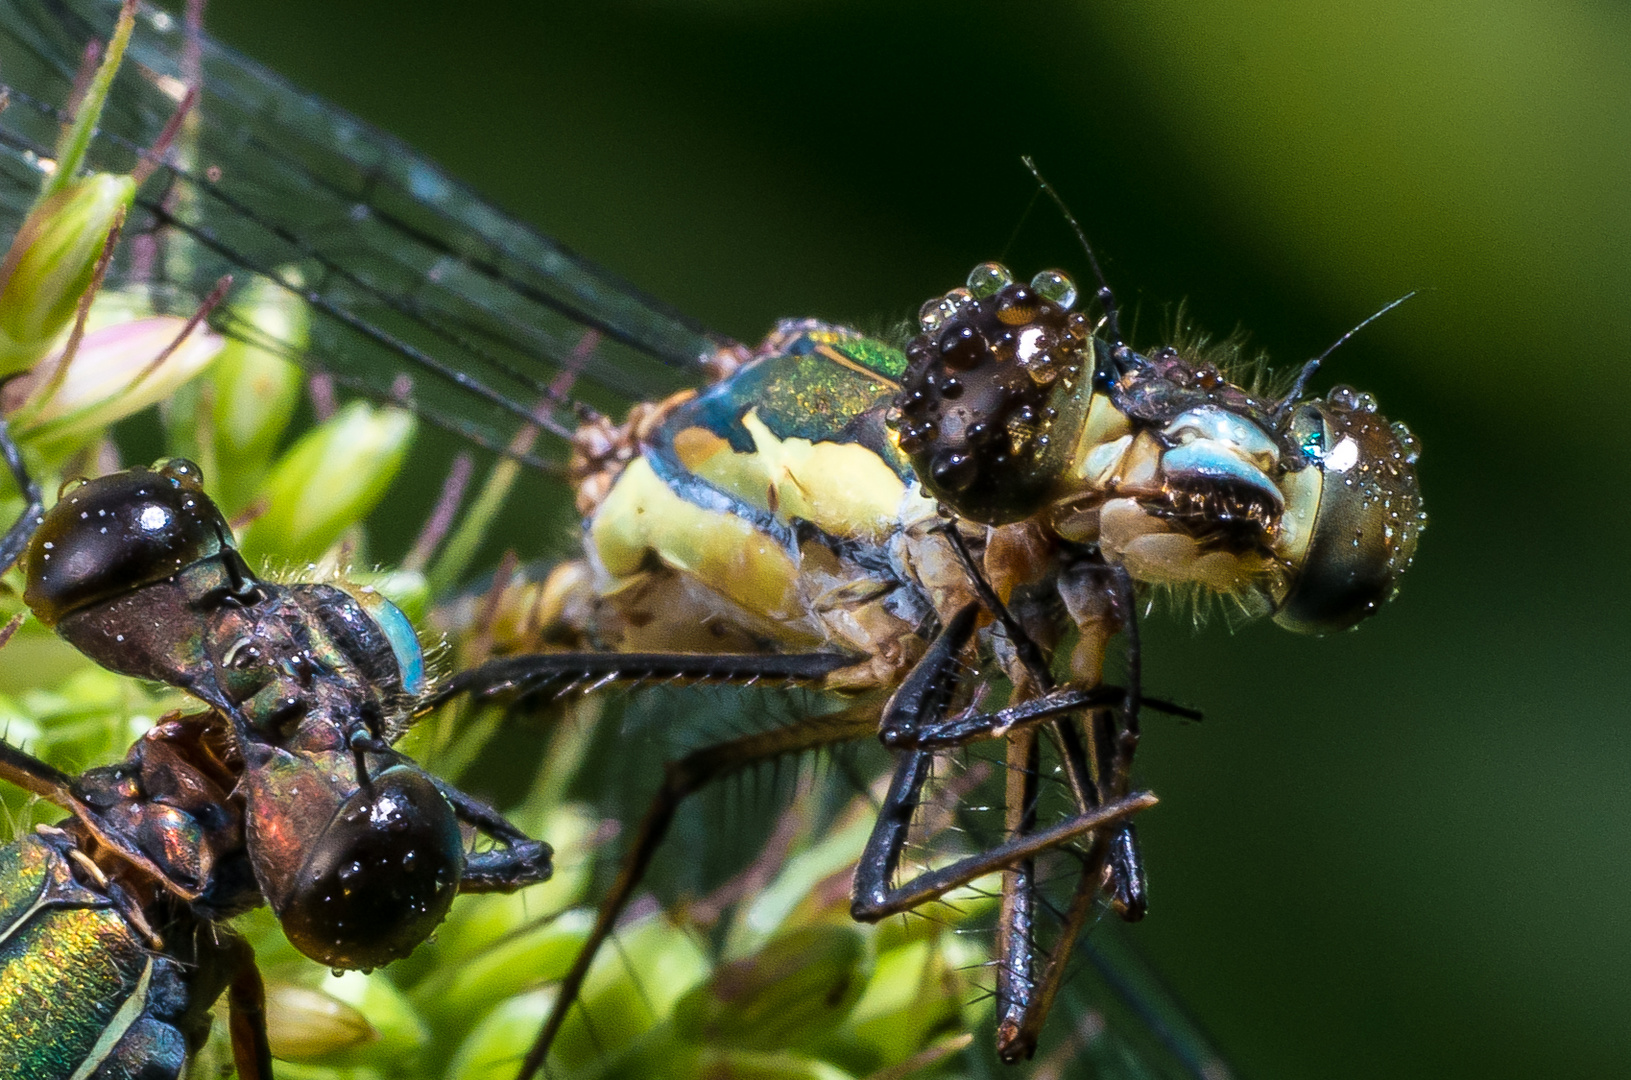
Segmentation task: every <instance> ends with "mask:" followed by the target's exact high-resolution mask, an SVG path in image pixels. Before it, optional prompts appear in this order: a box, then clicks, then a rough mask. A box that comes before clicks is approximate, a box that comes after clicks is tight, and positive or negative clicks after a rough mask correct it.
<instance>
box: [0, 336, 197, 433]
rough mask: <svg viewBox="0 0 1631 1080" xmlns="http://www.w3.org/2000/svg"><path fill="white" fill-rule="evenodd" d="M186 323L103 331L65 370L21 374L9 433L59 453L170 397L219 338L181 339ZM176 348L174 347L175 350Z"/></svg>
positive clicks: (42, 368) (48, 367)
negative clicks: (22, 395)
mask: <svg viewBox="0 0 1631 1080" xmlns="http://www.w3.org/2000/svg"><path fill="white" fill-rule="evenodd" d="M187 323H188V320H186V319H183V318H179V317H177V316H174V315H154V316H152V317H150V318H146V319H136V320H133V321H130V322H122V323H117V324H114V325H111V326H104V327H102V328H101V329H98V330H94V331H92V332H90V333H88V334H86V335H85V336H84V338H83V339H81V341H80V342H79V347H78V348H77V349H76V350H75V351H74V355H73V356H72V357H69V358H68V370H67V371H66V372H62V371H60V370H58V366H57V365H58V364H60V362H61V354H60V353H59V354H58V357H57V363H51V362H49V361H48V362H46V363H45V364H41V365H39V366H38V367H37V368H36V369H35V370H34V371H33V372H31V373H30V374H28V375H27V376H24V377H23V378H26V379H27V380H29V383H30V384H31V388H30V389H29V390H28V391H27V393H28V397H27V398H26V399H25V400H24V402H23V404H22V405H21V406H19V407H18V409H17V411H16V413H15V414H14V417H13V421H12V425H13V426H12V431H13V434H15V435H16V436H17V437H18V438H19V439H21V440H26V441H29V442H33V443H37V444H46V445H47V446H49V447H52V448H54V449H57V450H58V452H60V451H61V449H63V448H64V447H63V444H65V443H69V442H72V441H74V440H75V439H76V438H82V437H84V436H86V435H87V434H90V433H100V432H101V431H102V429H104V428H106V427H107V426H108V425H109V424H112V423H114V422H115V421H117V420H122V419H124V418H125V417H127V416H129V415H131V414H132V413H135V412H139V411H141V410H142V409H145V408H146V407H147V406H149V405H152V404H153V403H154V402H157V401H159V400H161V399H163V398H165V397H167V396H169V395H170V394H171V393H172V392H173V391H174V390H175V389H176V387H178V386H180V385H181V384H182V383H185V382H186V381H187V380H188V379H191V378H192V377H193V376H194V375H197V374H198V373H199V372H200V371H203V370H204V369H205V368H206V367H208V366H209V363H210V361H212V360H214V359H215V358H216V356H217V355H219V354H220V351H221V345H222V339H221V337H220V336H219V335H218V334H215V333H213V332H212V331H210V330H209V329H208V328H206V327H203V326H194V327H193V328H192V329H191V331H190V332H187V333H186V337H184V338H183V337H182V334H183V332H184V331H187ZM178 342H179V344H178Z"/></svg>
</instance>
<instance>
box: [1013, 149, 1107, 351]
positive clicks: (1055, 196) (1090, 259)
mask: <svg viewBox="0 0 1631 1080" xmlns="http://www.w3.org/2000/svg"><path fill="white" fill-rule="evenodd" d="M1020 160H1021V161H1023V162H1024V163H1025V167H1026V168H1027V169H1029V170H1030V172H1031V176H1032V177H1033V178H1035V180H1036V184H1037V186H1038V187H1040V188H1041V189H1042V190H1043V192H1044V193H1046V194H1047V196H1048V198H1050V199H1052V200H1053V205H1055V206H1057V207H1058V208H1059V213H1060V214H1062V215H1063V216H1064V219H1065V221H1066V222H1067V223H1068V224H1069V225H1070V227H1071V230H1072V231H1073V232H1075V233H1076V239H1077V241H1078V242H1080V243H1081V245H1082V250H1083V251H1085V252H1086V253H1087V264H1088V265H1089V266H1091V267H1092V268H1093V276H1094V277H1096V278H1098V279H1099V291H1098V298H1099V305H1100V306H1101V307H1103V308H1104V325H1105V327H1106V329H1108V330H1109V331H1110V346H1111V350H1112V352H1114V353H1116V354H1117V355H1119V354H1120V352H1121V351H1122V350H1123V349H1125V348H1126V347H1127V344H1126V342H1125V341H1123V340H1122V337H1121V317H1120V315H1119V314H1118V313H1117V310H1116V294H1115V293H1113V292H1111V291H1110V283H1109V282H1108V281H1106V280H1105V277H1104V270H1103V269H1102V268H1100V266H1099V257H1098V256H1097V255H1095V254H1093V245H1092V244H1090V243H1088V242H1087V233H1085V232H1083V231H1082V227H1081V225H1079V224H1077V222H1076V215H1075V214H1072V213H1071V212H1070V207H1068V206H1066V205H1065V200H1064V199H1062V198H1060V196H1059V193H1058V192H1057V191H1055V190H1053V185H1052V184H1050V183H1048V182H1047V180H1045V179H1043V177H1042V173H1041V172H1040V171H1038V169H1037V167H1036V162H1035V161H1033V160H1032V159H1031V157H1030V155H1029V154H1027V155H1025V156H1024V157H1022V158H1020Z"/></svg>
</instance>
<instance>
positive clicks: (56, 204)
mask: <svg viewBox="0 0 1631 1080" xmlns="http://www.w3.org/2000/svg"><path fill="white" fill-rule="evenodd" d="M135 197H136V182H135V181H134V180H132V179H131V178H130V177H128V176H115V175H113V174H111V173H96V174H94V175H91V176H87V177H84V178H83V179H80V180H76V181H74V182H73V183H71V184H69V185H68V186H67V187H64V188H63V189H62V190H61V191H58V192H57V193H56V194H54V195H52V196H50V197H49V198H47V199H46V200H45V201H43V202H41V203H40V204H39V205H38V206H36V207H35V208H34V209H33V211H32V212H30V213H29V215H28V217H27V219H25V220H24V221H23V225H22V228H20V229H18V230H17V235H16V236H15V237H14V238H13V239H12V242H11V249H10V250H9V251H7V252H6V257H5V261H4V262H3V263H0V278H3V279H4V283H3V284H0V375H9V374H11V373H13V372H16V371H21V370H23V369H25V368H27V367H30V366H32V365H33V364H34V363H35V362H36V361H38V360H39V359H40V358H41V357H42V356H44V355H45V354H46V353H47V352H49V351H50V349H51V346H52V344H53V343H54V342H55V340H56V338H57V336H58V335H59V334H61V333H62V332H63V331H64V330H66V329H67V328H68V325H69V323H71V322H72V321H73V318H74V313H75V311H76V310H77V308H78V306H79V301H80V298H81V297H83V296H84V295H85V290H86V289H87V288H89V287H90V284H91V280H92V279H93V278H94V277H95V275H96V264H97V261H98V260H100V259H101V257H102V249H103V248H104V247H106V245H107V242H108V233H109V232H111V231H112V229H113V226H114V223H115V222H117V221H118V220H119V219H120V218H121V217H122V216H123V214H124V213H125V211H126V210H128V209H129V208H130V205H131V203H132V201H134V199H135Z"/></svg>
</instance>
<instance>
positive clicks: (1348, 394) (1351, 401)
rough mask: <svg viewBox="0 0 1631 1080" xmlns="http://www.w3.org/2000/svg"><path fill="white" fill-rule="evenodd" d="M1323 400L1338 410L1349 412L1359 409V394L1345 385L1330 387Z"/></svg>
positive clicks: (1339, 384)
mask: <svg viewBox="0 0 1631 1080" xmlns="http://www.w3.org/2000/svg"><path fill="white" fill-rule="evenodd" d="M1325 400H1326V401H1328V402H1330V403H1331V404H1332V405H1335V406H1336V407H1337V408H1339V409H1347V410H1349V411H1350V412H1351V411H1353V410H1354V409H1357V408H1358V407H1359V392H1358V391H1356V390H1355V389H1354V388H1353V387H1351V386H1349V385H1347V384H1346V383H1338V384H1337V385H1336V386H1333V387H1331V392H1330V393H1329V394H1326V395H1325Z"/></svg>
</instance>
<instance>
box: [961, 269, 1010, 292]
mask: <svg viewBox="0 0 1631 1080" xmlns="http://www.w3.org/2000/svg"><path fill="white" fill-rule="evenodd" d="M1013 283H1014V275H1013V274H1010V273H1009V272H1008V268H1007V267H1006V266H1004V265H1002V263H997V262H983V263H981V264H980V265H979V266H976V267H975V268H974V269H973V270H971V271H970V272H969V275H968V291H969V292H970V293H971V294H973V295H974V296H975V297H977V298H979V299H981V300H984V299H985V298H986V297H988V296H995V295H997V293H999V292H1001V291H1002V289H1003V287H1004V286H1006V285H1012V284H1013Z"/></svg>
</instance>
